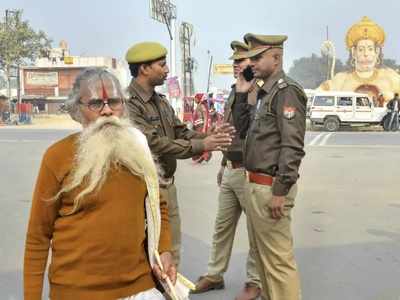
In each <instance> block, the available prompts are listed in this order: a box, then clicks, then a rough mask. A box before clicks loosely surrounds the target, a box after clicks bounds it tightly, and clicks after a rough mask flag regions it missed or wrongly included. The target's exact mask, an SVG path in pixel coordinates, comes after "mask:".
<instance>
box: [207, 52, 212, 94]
mask: <svg viewBox="0 0 400 300" xmlns="http://www.w3.org/2000/svg"><path fill="white" fill-rule="evenodd" d="M207 53H208V54H209V55H210V63H209V66H208V80H207V95H208V92H209V91H210V80H211V68H212V63H213V56H212V55H211V52H210V50H208V51H207Z"/></svg>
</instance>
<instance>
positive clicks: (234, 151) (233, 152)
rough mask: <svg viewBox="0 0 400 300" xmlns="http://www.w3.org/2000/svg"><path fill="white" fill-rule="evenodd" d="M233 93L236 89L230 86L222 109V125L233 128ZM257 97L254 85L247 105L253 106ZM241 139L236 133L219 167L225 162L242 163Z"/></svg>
mask: <svg viewBox="0 0 400 300" xmlns="http://www.w3.org/2000/svg"><path fill="white" fill-rule="evenodd" d="M235 93H236V87H235V85H232V89H231V92H230V94H229V97H228V100H227V101H226V103H225V107H224V123H229V124H231V125H232V126H235V124H234V120H233V115H232V110H233V107H234V104H235ZM256 97H257V85H254V88H253V89H252V91H250V92H249V93H248V97H247V100H248V103H249V104H250V105H254V104H255V102H256ZM243 142H244V140H243V138H241V137H240V135H239V133H236V134H235V135H234V137H233V139H232V144H231V145H230V146H229V147H228V149H227V151H225V152H224V153H223V154H224V157H223V159H222V162H221V165H222V166H225V165H226V161H227V160H230V161H235V162H242V161H243Z"/></svg>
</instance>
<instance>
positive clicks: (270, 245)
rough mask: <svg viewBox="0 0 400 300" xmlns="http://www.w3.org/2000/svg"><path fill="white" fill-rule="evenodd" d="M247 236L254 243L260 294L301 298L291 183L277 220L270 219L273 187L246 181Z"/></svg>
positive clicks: (274, 299)
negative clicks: (292, 214) (294, 243)
mask: <svg viewBox="0 0 400 300" xmlns="http://www.w3.org/2000/svg"><path fill="white" fill-rule="evenodd" d="M245 187H246V194H247V197H248V199H249V202H248V205H247V221H248V228H249V236H250V238H251V239H252V240H253V241H252V243H254V244H255V248H256V249H255V250H256V251H255V252H256V262H257V271H258V274H259V275H260V278H261V285H262V297H263V299H266V300H299V299H301V290H300V280H299V275H298V272H297V265H296V261H295V258H294V254H293V237H292V232H291V228H290V226H291V215H290V213H291V210H292V208H293V206H294V201H295V197H296V194H297V185H294V186H293V187H292V188H291V189H290V191H289V194H288V195H287V196H286V200H285V208H284V213H285V216H284V217H283V218H281V219H280V220H275V219H272V217H271V215H270V210H269V204H270V202H271V200H272V188H271V187H270V186H268V185H260V184H256V183H251V182H248V181H246V185H245Z"/></svg>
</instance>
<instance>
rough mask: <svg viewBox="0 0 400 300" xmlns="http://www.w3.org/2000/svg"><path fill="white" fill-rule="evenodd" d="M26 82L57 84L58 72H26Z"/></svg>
mask: <svg viewBox="0 0 400 300" xmlns="http://www.w3.org/2000/svg"><path fill="white" fill-rule="evenodd" d="M26 83H27V84H29V85H42V86H57V85H58V73H57V72H26Z"/></svg>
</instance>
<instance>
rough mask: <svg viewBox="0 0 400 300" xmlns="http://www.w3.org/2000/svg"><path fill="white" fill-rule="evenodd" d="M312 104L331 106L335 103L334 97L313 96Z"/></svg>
mask: <svg viewBox="0 0 400 300" xmlns="http://www.w3.org/2000/svg"><path fill="white" fill-rule="evenodd" d="M313 105H314V106H333V105H335V97H334V96H315V97H314V103H313Z"/></svg>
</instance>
